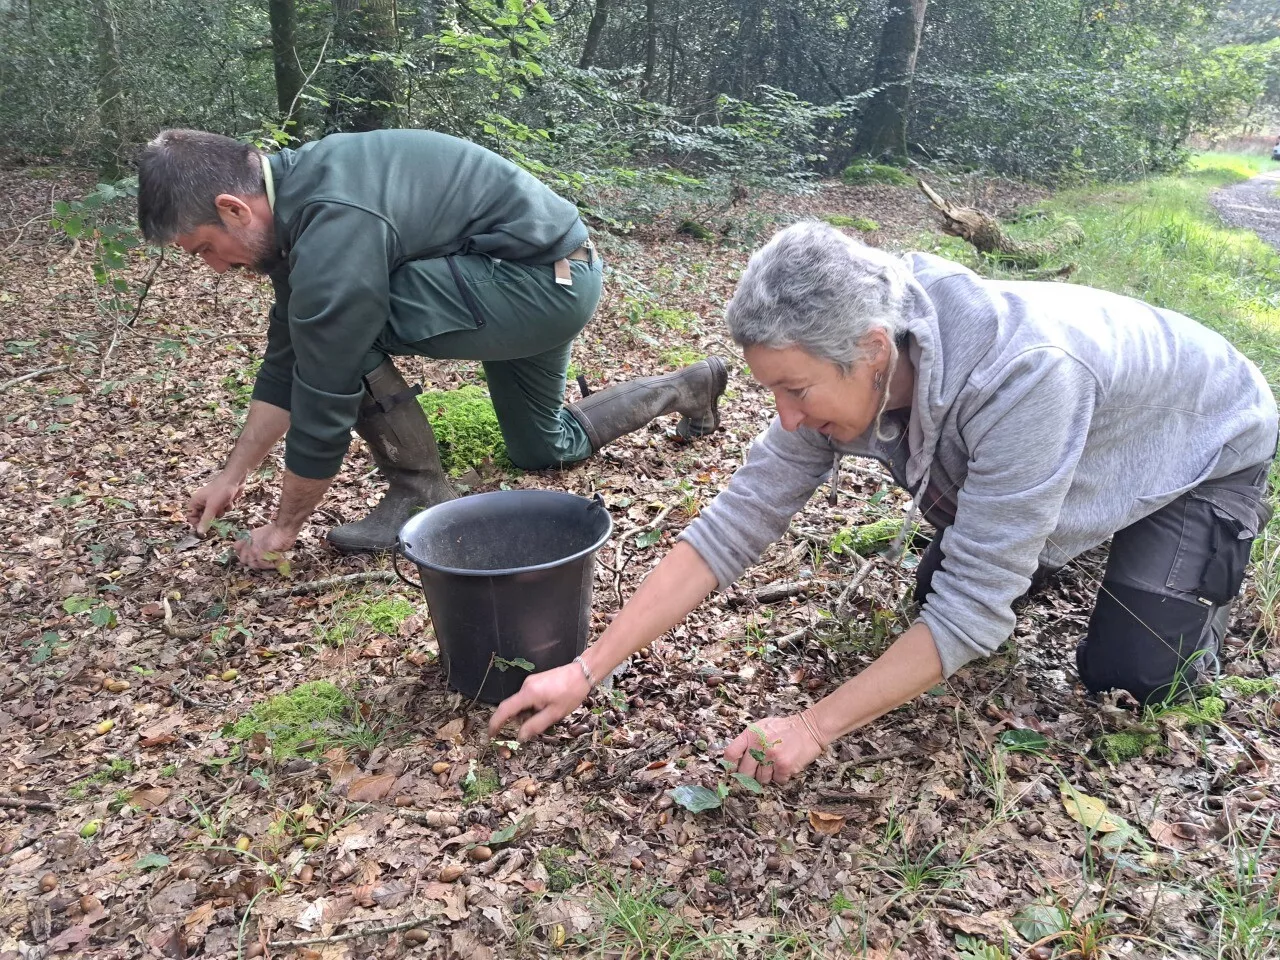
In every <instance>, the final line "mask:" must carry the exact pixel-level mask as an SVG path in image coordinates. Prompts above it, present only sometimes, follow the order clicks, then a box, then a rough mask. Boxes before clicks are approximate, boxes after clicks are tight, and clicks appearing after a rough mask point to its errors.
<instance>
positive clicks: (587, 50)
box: [578, 0, 609, 70]
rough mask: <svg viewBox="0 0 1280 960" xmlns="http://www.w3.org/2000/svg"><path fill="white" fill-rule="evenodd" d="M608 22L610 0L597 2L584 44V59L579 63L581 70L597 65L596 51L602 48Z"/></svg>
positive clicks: (598, 0)
mask: <svg viewBox="0 0 1280 960" xmlns="http://www.w3.org/2000/svg"><path fill="white" fill-rule="evenodd" d="M608 22H609V0H596V8H595V11H594V12H593V13H592V14H591V24H590V26H588V27H587V39H586V42H585V43H583V44H582V58H581V59H580V60H579V61H578V67H579V69H582V70H585V69H587V67H589V66H591V65H592V64H593V63H595V60H596V50H597V49H598V48H599V46H600V38H601V37H602V36H604V27H605V24H606V23H608Z"/></svg>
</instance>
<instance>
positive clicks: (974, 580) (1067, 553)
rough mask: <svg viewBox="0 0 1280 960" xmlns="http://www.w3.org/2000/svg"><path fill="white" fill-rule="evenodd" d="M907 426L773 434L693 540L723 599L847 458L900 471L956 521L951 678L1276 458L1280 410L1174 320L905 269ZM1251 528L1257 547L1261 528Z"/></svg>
mask: <svg viewBox="0 0 1280 960" xmlns="http://www.w3.org/2000/svg"><path fill="white" fill-rule="evenodd" d="M904 261H905V263H906V265H907V268H908V270H909V271H910V273H911V274H912V275H913V279H912V281H911V282H910V283H909V284H908V303H907V308H906V314H907V320H906V329H907V332H908V334H909V338H908V345H907V348H906V349H907V350H908V352H909V356H910V358H911V362H912V364H913V365H914V367H915V391H914V398H913V401H912V405H911V409H910V412H909V415H908V414H907V411H905V410H904V411H902V412H901V415H900V416H899V417H898V418H891V417H886V418H885V421H884V424H883V425H882V427H881V431H880V432H881V435H882V436H886V435H888V433H889V432H891V431H892V430H894V429H897V431H898V433H897V435H896V436H894V437H891V438H890V439H888V440H883V439H879V438H877V437H876V435H875V429H874V427H873V428H872V429H871V430H869V431H868V432H867V433H866V434H864V435H863V436H861V437H859V438H857V439H856V440H854V441H852V442H850V443H847V444H846V443H839V442H837V441H833V440H832V439H831V438H829V437H826V436H824V435H822V434H820V433H817V432H816V431H813V430H810V429H808V428H803V427H802V428H800V429H799V430H796V431H795V432H788V431H787V430H784V429H783V428H782V425H781V423H780V422H779V421H778V420H777V418H775V419H774V420H773V422H772V423H771V424H770V425H769V427H768V428H767V429H766V430H765V431H764V433H762V434H761V435H760V436H759V437H758V438H756V440H755V442H754V443H753V444H752V447H751V451H750V453H749V455H748V458H747V462H746V463H745V464H744V465H743V467H742V468H741V469H740V470H739V471H738V472H737V473H736V474H735V475H734V477H733V479H732V480H731V481H730V483H729V485H728V486H727V487H726V488H725V489H724V490H723V491H722V492H721V493H720V495H719V496H717V497H716V499H715V500H714V501H713V502H712V503H711V504H710V505H709V506H708V507H707V508H706V509H705V510H703V511H702V513H701V515H700V516H699V517H698V518H697V519H696V520H695V521H694V522H693V523H692V524H690V525H689V527H688V528H687V529H686V530H685V531H684V533H683V534H682V535H681V539H682V540H686V541H688V543H689V544H690V545H691V546H693V548H694V549H695V550H697V551H698V554H699V555H700V556H701V557H702V559H703V560H704V561H705V562H706V563H707V565H708V566H709V567H710V568H711V570H712V571H713V572H714V574H715V576H716V579H717V580H718V582H719V586H720V588H721V589H724V588H725V587H727V586H728V585H729V584H730V583H732V582H733V581H734V580H736V579H737V578H738V577H739V576H740V575H741V574H742V572H743V571H744V570H745V569H746V568H747V567H748V566H749V565H751V564H752V563H754V562H755V561H756V560H758V559H759V557H760V556H761V554H762V553H763V552H764V550H765V549H766V548H767V547H768V546H769V544H771V543H772V542H773V541H775V540H777V539H778V538H779V537H781V536H782V534H783V533H784V532H785V531H786V529H787V526H788V524H789V523H790V521H791V518H792V517H793V516H794V515H795V514H796V513H797V512H798V511H799V510H800V509H801V508H802V507H803V506H804V504H805V503H806V502H807V501H808V499H809V497H810V496H812V494H813V492H814V491H815V490H816V489H817V488H818V486H819V485H820V484H821V483H822V482H823V481H824V480H825V479H826V478H827V476H828V474H829V473H830V471H831V468H832V463H833V460H834V459H835V457H836V456H838V455H843V454H853V455H856V456H864V457H874V458H876V459H878V460H881V461H883V462H885V463H887V464H889V466H890V469H891V471H892V473H893V474H894V476H895V478H896V479H897V481H898V482H899V483H901V484H903V485H904V486H905V487H906V488H907V489H908V490H909V491H911V492H912V494H913V496H916V497H917V499H921V498H920V497H919V495H918V494H919V491H921V490H924V491H926V495H925V497H924V498H923V499H924V501H925V502H926V504H930V505H931V504H933V503H935V502H936V504H937V505H938V510H939V512H941V513H943V514H945V515H946V517H947V519H948V520H950V519H951V518H952V516H954V521H953V522H951V524H950V525H949V526H948V527H947V528H946V530H945V532H944V533H943V535H942V544H941V545H942V551H943V555H944V557H945V560H944V563H943V566H942V568H941V569H940V570H939V571H938V572H937V573H936V574H935V576H934V578H933V592H932V593H931V594H930V595H929V597H928V599H927V600H926V602H925V604H924V607H923V609H922V610H921V614H920V616H921V619H923V620H924V622H925V623H926V624H927V625H928V626H929V629H930V631H931V633H932V634H933V640H934V643H935V644H936V646H937V648H938V655H939V657H940V658H941V660H942V666H943V673H944V675H945V676H950V675H951V674H952V673H954V672H955V671H956V670H957V669H959V668H960V667H961V666H963V665H964V664H965V663H967V662H968V661H970V660H972V659H975V658H977V657H981V656H986V655H989V654H991V653H994V652H995V651H996V649H997V648H998V647H999V646H1000V644H1001V643H1003V642H1004V641H1005V640H1006V639H1008V637H1009V636H1010V635H1011V634H1012V633H1013V627H1014V615H1013V609H1012V606H1013V602H1014V600H1016V599H1017V598H1018V597H1019V596H1021V595H1022V594H1023V593H1025V592H1026V590H1027V588H1028V587H1029V585H1030V583H1031V576H1032V574H1033V573H1035V571H1036V569H1037V568H1038V567H1045V568H1049V569H1056V568H1059V567H1062V566H1063V565H1065V564H1066V563H1067V562H1068V561H1070V560H1071V559H1072V558H1074V557H1076V556H1078V555H1079V554H1081V553H1083V552H1084V551H1086V550H1088V549H1090V548H1092V547H1095V546H1097V545H1098V544H1100V543H1102V542H1103V541H1104V540H1106V539H1107V538H1108V537H1110V536H1111V535H1112V534H1113V533H1115V532H1116V531H1117V530H1120V529H1122V528H1124V527H1126V526H1128V525H1129V524H1132V523H1135V522H1136V521H1138V520H1140V519H1142V518H1143V517H1146V516H1148V515H1150V514H1152V513H1154V512H1155V511H1157V510H1159V509H1160V508H1161V507H1163V506H1165V505H1166V504H1168V503H1170V502H1171V501H1173V500H1175V499H1176V498H1177V497H1179V496H1181V495H1182V494H1183V493H1185V492H1187V491H1188V490H1190V489H1192V488H1193V487H1196V486H1198V485H1199V484H1201V483H1203V482H1205V481H1207V480H1214V479H1218V478H1220V477H1225V476H1228V475H1229V474H1232V473H1235V472H1237V471H1239V470H1242V469H1244V468H1245V467H1249V466H1253V465H1256V464H1260V463H1263V462H1265V461H1267V460H1269V459H1270V458H1271V457H1272V455H1273V453H1274V452H1275V444H1276V426H1277V418H1276V402H1275V398H1274V397H1273V396H1272V394H1271V390H1270V388H1269V387H1268V386H1267V383H1266V381H1265V380H1264V379H1263V377H1262V374H1261V373H1260V372H1259V371H1258V369H1257V368H1256V367H1255V366H1254V365H1253V364H1252V363H1250V362H1249V361H1248V360H1247V359H1245V357H1244V356H1243V355H1241V354H1240V353H1239V351H1237V350H1236V349H1235V348H1234V347H1232V346H1231V345H1230V344H1229V343H1228V342H1227V341H1226V340H1224V339H1223V338H1222V337H1221V336H1219V335H1218V334H1216V333H1214V332H1213V331H1211V330H1208V329H1207V328H1205V327H1203V326H1201V325H1200V324H1198V323H1196V322H1195V321H1194V320H1190V319H1188V318H1187V317H1184V316H1182V315H1180V314H1177V313H1173V312H1172V311H1169V310H1160V309H1157V308H1155V307H1151V306H1149V305H1147V304H1145V303H1142V302H1140V301H1137V300H1133V299H1130V298H1128V297H1122V296H1119V295H1116V294H1112V293H1107V292H1105V291H1101V290H1095V289H1092V288H1089V287H1083V286H1078V285H1072V284H1058V283H1031V282H1003V281H994V280H987V279H983V278H982V277H979V276H978V275H977V274H975V273H973V272H972V271H970V270H967V269H965V268H964V267H961V266H959V265H958V264H955V263H952V262H950V261H948V260H943V259H941V258H939V257H934V256H930V255H928V254H921V253H912V254H907V255H906V256H905V257H904ZM1241 512H1242V513H1246V514H1248V515H1247V516H1241V517H1237V519H1238V520H1240V521H1241V522H1242V523H1243V524H1244V525H1245V527H1246V528H1247V529H1248V530H1249V532H1250V533H1256V532H1257V527H1258V522H1259V518H1258V517H1257V516H1256V515H1254V514H1253V513H1250V512H1249V509H1248V508H1247V507H1246V508H1244V509H1243V510H1242V511H1241Z"/></svg>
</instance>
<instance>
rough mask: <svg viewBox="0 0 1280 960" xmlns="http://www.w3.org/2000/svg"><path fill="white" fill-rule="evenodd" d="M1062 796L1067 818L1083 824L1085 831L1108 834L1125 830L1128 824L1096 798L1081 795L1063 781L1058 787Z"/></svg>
mask: <svg viewBox="0 0 1280 960" xmlns="http://www.w3.org/2000/svg"><path fill="white" fill-rule="evenodd" d="M1058 791H1059V792H1060V793H1061V794H1062V806H1063V807H1064V808H1065V809H1066V811H1067V816H1069V817H1070V818H1071V819H1072V820H1074V821H1076V823H1079V824H1083V825H1084V827H1085V828H1086V829H1089V830H1097V831H1098V832H1099V833H1110V832H1111V831H1113V830H1127V829H1129V824H1128V823H1126V822H1125V819H1124V818H1123V817H1121V816H1119V815H1118V814H1114V813H1111V812H1110V811H1108V810H1107V805H1106V804H1105V803H1103V802H1102V801H1101V800H1099V799H1098V798H1097V797H1091V796H1089V795H1088V794H1087V793H1081V792H1080V791H1079V790H1077V789H1076V788H1075V787H1073V786H1071V784H1069V783H1067V782H1066V781H1065V780H1064V781H1063V782H1062V783H1060V784H1059V785H1058Z"/></svg>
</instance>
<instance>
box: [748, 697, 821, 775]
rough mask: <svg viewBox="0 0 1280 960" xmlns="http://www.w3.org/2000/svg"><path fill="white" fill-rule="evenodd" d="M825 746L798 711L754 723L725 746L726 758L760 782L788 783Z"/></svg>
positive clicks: (816, 756) (814, 758)
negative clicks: (786, 715) (806, 724)
mask: <svg viewBox="0 0 1280 960" xmlns="http://www.w3.org/2000/svg"><path fill="white" fill-rule="evenodd" d="M810 717H811V718H812V714H810ZM825 749H826V744H823V743H819V742H818V740H817V739H816V736H815V734H814V733H812V732H810V731H809V730H808V729H807V728H806V726H805V723H804V720H803V719H802V718H801V716H800V714H798V713H797V714H793V715H792V716H789V717H768V718H766V719H764V720H761V721H759V722H758V723H753V724H751V725H750V726H749V727H747V729H745V730H743V731H742V733H740V734H738V736H737V739H735V740H734V741H733V742H732V743H731V744H729V746H727V747H725V751H724V758H725V759H726V760H728V761H730V762H731V763H737V765H738V773H741V774H743V775H744V776H748V777H754V778H755V780H756V782H758V783H786V782H787V781H788V780H790V779H791V778H792V777H794V776H795V775H796V774H797V773H799V772H800V771H801V770H803V769H804V768H805V767H807V766H808V765H809V764H811V763H812V762H813V761H814V760H816V759H817V758H818V756H819V755H820V754H821V753H822V751H823V750H825Z"/></svg>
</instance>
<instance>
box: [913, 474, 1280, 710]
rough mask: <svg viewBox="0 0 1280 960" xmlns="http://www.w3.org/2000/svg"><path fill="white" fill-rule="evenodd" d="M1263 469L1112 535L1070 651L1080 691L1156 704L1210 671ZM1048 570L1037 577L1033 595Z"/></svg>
mask: <svg viewBox="0 0 1280 960" xmlns="http://www.w3.org/2000/svg"><path fill="white" fill-rule="evenodd" d="M1269 467H1270V464H1269V463H1263V464H1259V465H1257V466H1254V467H1249V468H1247V469H1245V470H1241V471H1240V472H1238V473H1233V474H1231V475H1230V476H1227V477H1222V478H1221V479H1218V480H1210V481H1207V482H1205V483H1203V484H1201V485H1200V486H1198V487H1196V488H1195V489H1194V490H1190V491H1188V492H1187V493H1185V494H1183V495H1182V496H1180V497H1179V498H1178V499H1176V500H1174V501H1173V502H1172V503H1170V504H1167V505H1166V506H1164V507H1162V508H1161V509H1159V510H1157V511H1156V512H1155V513H1153V514H1151V515H1150V516H1148V517H1144V518H1143V519H1141V520H1139V521H1138V522H1137V523H1134V524H1132V525H1130V526H1128V527H1125V528H1124V529H1123V530H1119V531H1117V532H1116V534H1115V535H1114V536H1113V537H1112V539H1111V552H1110V556H1109V557H1108V560H1107V569H1106V572H1105V573H1104V574H1103V577H1102V584H1101V585H1100V587H1099V589H1098V595H1097V598H1096V600H1095V601H1094V608H1093V614H1092V616H1090V618H1089V632H1088V634H1087V635H1086V637H1085V639H1084V640H1083V641H1081V643H1080V645H1079V646H1078V647H1077V649H1076V667H1077V669H1078V670H1079V673H1080V679H1081V681H1082V682H1083V683H1084V685H1085V686H1086V687H1088V688H1089V689H1090V690H1091V691H1093V692H1095V693H1097V692H1100V691H1103V690H1112V689H1121V690H1128V691H1129V692H1130V693H1131V694H1133V695H1134V696H1135V697H1137V698H1138V700H1140V701H1142V702H1144V703H1147V702H1158V701H1160V700H1162V699H1164V698H1165V697H1167V696H1169V694H1170V693H1174V692H1177V691H1178V690H1179V689H1182V688H1185V687H1188V686H1191V685H1194V684H1195V683H1198V682H1201V681H1202V680H1204V679H1207V678H1209V677H1211V676H1213V675H1214V674H1215V673H1216V672H1217V668H1218V657H1219V655H1220V650H1221V645H1222V636H1223V633H1224V631H1225V629H1226V622H1227V614H1228V613H1229V610H1230V605H1231V601H1232V600H1233V599H1234V598H1235V596H1236V594H1238V593H1239V592H1240V585H1241V583H1242V582H1243V580H1244V572H1245V566H1246V565H1247V564H1248V562H1249V551H1250V548H1251V546H1252V545H1253V540H1254V537H1256V536H1257V535H1258V533H1259V532H1260V531H1261V530H1262V528H1263V527H1265V526H1266V524H1267V521H1268V520H1269V519H1270V518H1271V508H1270V507H1269V506H1268V505H1267V503H1266V500H1265V498H1266V489H1267V470H1268V468H1269ZM941 543H942V536H941V531H939V535H938V536H937V537H935V538H934V540H933V542H932V543H931V544H929V546H928V548H927V549H926V550H925V553H924V556H923V557H922V558H921V560H920V565H919V566H918V567H917V568H916V594H915V595H916V600H917V601H918V602H920V603H923V602H924V601H925V599H926V598H927V597H928V596H929V593H930V591H931V590H932V588H933V575H934V573H935V572H936V571H937V570H938V568H939V567H940V566H942V565H943V564H944V563H946V557H945V556H944V555H943V552H942V546H941ZM1052 573H1053V571H1050V570H1044V569H1041V570H1040V571H1038V572H1037V574H1036V576H1035V577H1033V579H1032V589H1035V588H1036V586H1038V584H1039V583H1040V582H1042V581H1043V580H1044V579H1045V578H1046V577H1048V576H1050V575H1052Z"/></svg>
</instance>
